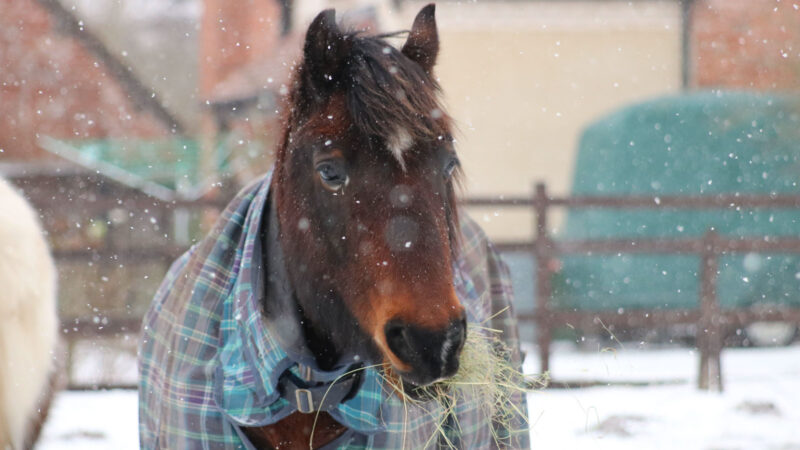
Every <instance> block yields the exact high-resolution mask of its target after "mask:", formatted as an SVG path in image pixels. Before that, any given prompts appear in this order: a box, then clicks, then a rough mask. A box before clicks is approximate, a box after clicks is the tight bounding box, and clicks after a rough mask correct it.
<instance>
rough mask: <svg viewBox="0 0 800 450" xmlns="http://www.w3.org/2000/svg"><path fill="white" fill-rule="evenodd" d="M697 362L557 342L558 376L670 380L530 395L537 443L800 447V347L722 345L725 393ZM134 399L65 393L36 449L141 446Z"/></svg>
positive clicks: (533, 367)
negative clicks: (708, 386)
mask: <svg viewBox="0 0 800 450" xmlns="http://www.w3.org/2000/svg"><path fill="white" fill-rule="evenodd" d="M528 350H529V355H531V356H532V355H534V352H533V350H534V349H533V348H529V349H528ZM697 360H698V357H697V354H696V352H695V351H694V350H692V349H688V348H668V349H647V350H643V349H635V348H630V347H625V348H622V349H619V350H616V351H598V350H595V351H585V350H584V351H581V350H579V349H576V348H575V347H572V346H556V347H555V349H554V352H553V360H552V362H551V373H552V376H553V377H554V378H555V379H558V380H575V381H580V380H604V381H609V382H622V381H637V382H638V381H654V382H667V383H669V384H663V385H654V386H647V387H633V386H618V385H610V386H603V387H595V388H582V389H548V390H544V391H538V392H535V393H533V394H530V395H529V397H528V402H529V409H530V420H531V441H532V447H533V448H536V449H548V450H549V449H570V450H572V449H615V450H617V449H622V450H625V449H637V450H640V449H680V450H693V449H697V450H711V449H714V450H723V449H725V450H734V449H742V450H744V449H747V450H750V449H765V450H773V449H774V450H800V345H794V346H792V347H782V348H759V349H725V351H724V352H723V361H722V366H723V371H724V377H725V378H724V382H725V392H724V393H722V394H717V393H710V392H701V391H698V390H697V389H696V388H695V385H694V383H695V380H696V373H697V363H698V361H697ZM525 368H526V372H529V373H533V372H535V371H537V370H538V364H537V362H536V361H535V359H534V358H528V361H527V362H526V364H525ZM136 401H137V399H136V393H135V392H133V391H108V392H62V393H61V394H59V395H58V397H57V398H56V401H55V404H54V406H53V409H52V411H51V413H50V417H49V419H48V422H47V424H46V426H45V429H44V432H43V437H42V440H41V441H40V444H39V446H38V447H37V448H38V449H40V450H61V449H89V450H91V449H129V448H130V449H134V448H137V442H136V432H137V428H136V427H137V422H136V414H137V413H136Z"/></svg>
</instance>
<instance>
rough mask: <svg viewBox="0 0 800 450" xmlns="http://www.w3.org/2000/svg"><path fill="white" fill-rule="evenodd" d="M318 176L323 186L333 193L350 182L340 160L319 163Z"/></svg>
mask: <svg viewBox="0 0 800 450" xmlns="http://www.w3.org/2000/svg"><path fill="white" fill-rule="evenodd" d="M317 174H319V179H320V181H322V185H323V186H324V187H325V188H326V189H329V190H331V191H338V190H339V189H341V188H342V186H344V185H345V184H347V181H348V180H347V173H346V171H345V168H344V163H343V162H342V161H338V160H327V161H322V162H320V163H318V164H317Z"/></svg>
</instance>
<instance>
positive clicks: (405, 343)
mask: <svg viewBox="0 0 800 450" xmlns="http://www.w3.org/2000/svg"><path fill="white" fill-rule="evenodd" d="M407 330H408V327H407V326H406V324H404V323H403V322H401V321H399V320H391V321H389V322H388V323H387V324H386V326H385V327H384V333H386V344H387V345H388V346H389V350H391V351H392V352H394V354H395V355H397V356H398V357H399V358H400V359H402V360H404V361H408V359H409V357H410V356H412V355H410V353H411V351H412V349H411V342H409V339H408V331H407Z"/></svg>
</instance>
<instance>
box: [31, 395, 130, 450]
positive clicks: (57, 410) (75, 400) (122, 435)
mask: <svg viewBox="0 0 800 450" xmlns="http://www.w3.org/2000/svg"><path fill="white" fill-rule="evenodd" d="M137 402H138V398H137V396H136V391H132V390H127V391H105V392H90V391H64V392H61V393H59V394H58V396H57V397H56V398H55V401H54V403H53V406H52V407H51V409H50V414H49V416H48V418H47V422H46V423H45V426H44V429H43V430H42V435H41V437H40V439H39V443H38V445H37V446H36V448H37V449H39V450H73V449H74V450H112V449H113V450H126V449H137V448H139V444H138V441H139V438H138V428H137V427H138V422H137V417H138V413H137Z"/></svg>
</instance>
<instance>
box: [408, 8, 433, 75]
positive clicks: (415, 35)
mask: <svg viewBox="0 0 800 450" xmlns="http://www.w3.org/2000/svg"><path fill="white" fill-rule="evenodd" d="M435 13H436V5H434V4H433V3H431V4H429V5H427V6H425V7H424V8H422V10H420V12H419V13H418V14H417V18H416V19H414V25H412V26H411V33H409V35H408V40H407V41H406V43H405V45H403V50H402V51H403V54H404V55H406V56H407V57H409V58H410V59H412V60H414V61H416V62H417V64H419V65H420V66H422V68H423V69H425V71H426V72H430V71H431V69H432V68H433V65H434V64H436V56H437V55H438V54H439V32H438V31H436V16H435Z"/></svg>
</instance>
